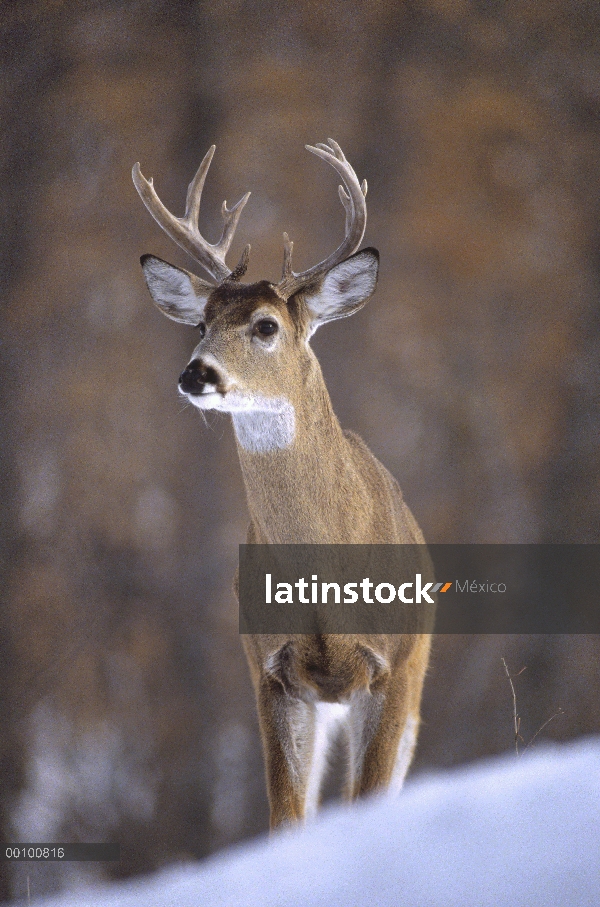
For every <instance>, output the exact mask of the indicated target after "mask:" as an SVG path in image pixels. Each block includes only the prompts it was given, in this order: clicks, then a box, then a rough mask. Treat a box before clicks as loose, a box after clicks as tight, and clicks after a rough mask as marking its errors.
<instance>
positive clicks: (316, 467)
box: [133, 139, 430, 828]
mask: <svg viewBox="0 0 600 907" xmlns="http://www.w3.org/2000/svg"><path fill="white" fill-rule="evenodd" d="M306 147H307V148H308V150H309V151H311V152H312V153H313V154H316V155H317V156H318V157H320V158H322V160H324V161H325V162H326V163H327V164H329V165H330V166H332V167H333V169H334V170H335V171H336V172H337V173H338V174H339V176H340V177H341V179H342V181H343V183H344V186H345V188H343V187H342V186H340V187H339V193H340V198H341V201H342V204H343V206H344V209H345V212H346V229H345V237H344V240H343V241H342V243H341V245H340V246H339V248H338V249H337V250H336V251H335V252H334V253H333V254H332V255H330V256H329V257H328V258H326V259H325V260H324V261H322V262H321V263H320V264H318V265H315V266H314V267H312V268H309V269H308V270H307V271H304V272H302V273H299V274H296V273H295V272H294V271H293V270H292V243H291V242H290V241H289V239H288V236H287V234H285V233H284V234H283V235H284V250H285V251H284V260H283V274H282V277H281V280H280V282H279V283H277V284H275V283H270V282H269V281H267V280H262V281H260V282H259V283H253V284H243V283H240V278H241V277H242V276H243V275H244V273H245V271H246V268H247V264H248V255H249V251H250V246H246V248H245V249H244V252H243V254H242V258H241V261H240V263H239V265H238V266H237V267H236V268H234V270H233V271H232V270H230V268H229V267H228V266H227V265H226V264H225V256H226V254H227V251H228V249H229V247H230V245H231V241H232V239H233V234H234V231H235V228H236V226H237V223H238V220H239V217H240V214H241V212H242V208H243V207H244V205H245V204H246V202H247V200H248V196H249V194H250V193H247V194H246V195H244V197H243V198H242V199H241V200H240V201H239V202H238V203H237V205H234V206H233V208H231V209H228V208H227V205H226V203H223V208H222V214H223V219H224V221H225V225H224V229H223V234H222V236H221V239H220V240H219V242H218V243H217V244H216V245H211V244H210V243H208V242H207V241H206V240H205V239H204V238H203V237H202V236H201V235H200V232H199V230H198V212H199V209H200V198H201V194H202V188H203V185H204V180H205V178H206V174H207V171H208V168H209V166H210V162H211V160H212V157H213V154H214V151H215V148H214V146H213V147H212V148H210V150H209V151H208V153H207V154H206V156H205V158H204V160H203V161H202V163H201V165H200V168H199V170H198V172H197V174H196V176H195V177H194V179H193V180H192V182H191V183H190V186H189V189H188V194H187V204H186V212H185V215H184V217H182V218H177V217H174V216H173V215H172V214H171V213H170V212H169V211H167V209H166V208H165V207H164V205H163V204H162V202H161V201H160V200H159V198H158V196H157V195H156V192H155V191H154V188H153V185H152V180H150V181H148V180H146V179H145V178H144V177H143V176H142V174H141V172H140V167H139V164H136V165H135V167H134V168H133V181H134V183H135V186H136V188H137V190H138V192H139V194H140V196H141V197H142V199H143V201H144V204H145V205H146V207H147V208H148V210H149V211H150V213H151V214H152V216H153V217H154V218H155V219H156V220H157V221H158V223H159V224H160V226H161V227H162V228H163V230H165V232H166V233H167V234H168V235H169V236H170V237H171V238H172V239H173V240H174V241H175V242H176V243H178V244H179V245H180V246H181V247H182V248H183V249H185V251H186V252H188V253H189V254H190V255H191V256H192V257H193V258H194V259H195V260H196V261H197V262H198V263H199V264H201V265H202V267H203V268H204V269H205V270H206V271H207V272H208V273H209V274H210V276H211V278H212V281H213V282H211V283H209V282H207V281H205V280H202V279H201V278H200V277H197V276H196V275H195V274H191V273H189V272H188V271H185V270H183V269H181V268H176V267H174V266H173V265H170V264H167V262H165V261H162V260H161V259H159V258H156V257H155V256H153V255H144V256H143V257H142V259H141V261H142V267H143V270H144V275H145V278H146V282H147V284H148V288H149V290H150V293H151V294H152V298H153V300H154V302H155V303H156V305H157V306H158V307H159V308H160V309H161V310H162V312H164V314H165V315H167V316H168V317H169V318H172V319H173V320H174V321H180V322H182V323H183V324H188V325H192V326H193V327H196V328H199V330H200V342H199V343H198V345H197V347H196V348H195V350H194V352H193V354H192V357H191V360H190V362H189V363H188V365H187V366H186V368H185V369H184V371H183V372H182V374H181V376H180V378H179V390H180V392H181V393H182V394H183V395H185V396H186V397H187V398H188V400H189V401H190V402H191V403H193V404H194V405H195V406H197V407H198V409H200V410H219V411H221V412H228V413H231V416H232V419H233V426H234V430H235V437H236V442H237V447H238V452H239V458H240V463H241V467H242V473H243V476H244V482H245V486H246V492H247V496H248V507H249V510H250V517H251V522H250V527H249V529H248V543H249V544H287V543H291V544H301V543H302V544H342V543H347V544H404V543H413V544H414V543H419V544H422V543H423V536H422V534H421V532H420V530H419V528H418V526H417V524H416V522H415V519H414V517H413V516H412V514H411V512H410V510H409V509H408V507H407V506H406V504H405V503H404V501H403V499H402V494H401V492H400V488H399V487H398V484H397V483H396V481H395V480H394V479H393V478H392V476H391V475H390V474H389V473H388V472H387V470H386V469H385V468H384V467H383V466H382V465H381V463H379V461H378V460H376V459H375V457H374V456H373V454H372V453H371V452H370V451H369V450H368V448H367V447H366V445H365V444H364V443H363V441H361V439H360V438H358V437H357V436H356V435H354V434H352V433H350V432H344V431H342V429H341V427H340V424H339V422H338V420H337V418H336V417H335V415H334V412H333V409H332V406H331V401H330V399H329V395H328V393H327V389H326V387H325V383H324V381H323V375H322V373H321V369H320V367H319V363H318V361H317V359H316V358H315V355H314V353H313V351H312V349H311V348H310V346H309V343H308V341H309V338H310V337H311V336H312V334H313V333H314V332H315V331H316V329H317V328H318V327H320V326H321V325H322V324H325V323H326V322H328V321H333V320H335V319H336V318H344V317H345V316H347V315H352V314H353V313H354V312H357V311H358V310H359V309H360V308H362V306H363V305H364V304H365V303H366V302H367V300H368V299H369V297H370V296H371V295H372V294H373V292H374V290H375V285H376V282H377V272H378V267H379V255H378V253H377V251H376V250H375V249H371V248H367V249H363V250H362V251H360V252H358V251H357V249H358V248H359V246H360V243H361V241H362V238H363V235H364V232H365V226H366V220H367V210H366V202H365V196H366V194H367V184H366V181H365V182H363V183H362V185H361V184H360V183H359V181H358V179H357V177H356V174H355V172H354V170H353V169H352V167H351V166H350V164H349V163H348V161H347V160H346V158H345V157H344V155H343V153H342V151H341V149H340V147H339V145H337V144H336V142H334V141H332V140H331V139H329V146H328V145H324V144H319V145H317V146H316V147H311V146H308V145H307V146H306ZM244 646H245V650H246V655H247V657H248V662H249V665H250V671H251V674H252V680H253V682H254V687H255V690H256V697H257V703H258V715H259V721H260V730H261V734H262V741H263V747H264V755H265V762H266V774H267V788H268V794H269V801H270V806H271V827H273V828H274V827H277V826H279V825H281V824H283V823H289V822H292V821H294V820H299V819H302V818H304V817H305V816H306V815H308V814H309V813H311V812H312V811H313V810H314V809H315V808H316V805H317V802H318V797H319V786H320V781H321V776H322V773H323V770H324V767H325V761H326V749H327V742H328V739H329V736H330V735H329V730H328V729H329V728H331V727H332V726H334V725H335V723H336V722H337V721H339V720H340V719H342V718H343V719H344V725H345V729H346V733H347V737H348V745H349V777H348V781H347V795H348V797H350V798H354V797H357V796H360V795H362V794H366V793H368V792H370V791H374V790H377V789H379V788H383V787H386V786H389V785H395V786H397V787H399V786H400V785H401V784H402V781H403V779H404V776H405V774H406V771H407V769H408V765H409V763H410V760H411V756H412V752H413V749H414V746H415V740H416V735H417V729H418V725H419V704H420V700H421V690H422V685H423V679H424V675H425V671H426V668H427V662H428V657H429V646H430V637H429V636H428V635H426V634H415V635H396V636H392V635H389V636H381V635H378V636H356V635H355V636H352V635H347V636H343V635H320V636H318V635H315V636H289V637H282V636H272V635H256V636H245V637H244Z"/></svg>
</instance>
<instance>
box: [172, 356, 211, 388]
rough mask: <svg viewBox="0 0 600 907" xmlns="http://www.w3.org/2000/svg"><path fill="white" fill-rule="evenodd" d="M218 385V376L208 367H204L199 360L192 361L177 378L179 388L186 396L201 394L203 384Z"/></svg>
mask: <svg viewBox="0 0 600 907" xmlns="http://www.w3.org/2000/svg"><path fill="white" fill-rule="evenodd" d="M218 383H219V376H218V375H217V373H216V371H215V370H214V368H211V367H210V365H204V363H203V362H201V361H200V359H192V361H191V362H190V363H189V365H188V366H187V367H186V368H185V369H184V370H183V371H182V373H181V375H180V376H179V386H180V388H181V389H182V390H183V391H185V392H186V394H201V393H202V392H203V390H204V385H205V384H214V385H217V384H218Z"/></svg>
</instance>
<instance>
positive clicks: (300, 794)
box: [258, 676, 315, 829]
mask: <svg viewBox="0 0 600 907" xmlns="http://www.w3.org/2000/svg"><path fill="white" fill-rule="evenodd" d="M258 718H259V724H260V731H261V737H262V742H263V749H264V756H265V768H266V774H267V793H268V796H269V805H270V810H271V822H270V824H271V829H275V828H278V827H279V826H281V825H288V824H291V823H293V822H297V821H302V820H303V819H304V817H305V814H306V794H307V784H308V778H309V774H310V768H311V762H312V754H313V745H314V732H315V716H314V706H312V705H310V704H308V703H305V702H302V701H301V700H300V699H295V698H293V697H291V696H290V695H289V693H287V692H286V690H285V689H284V688H283V686H282V685H281V684H280V683H279V682H278V681H277V680H275V679H274V678H272V677H269V676H266V677H264V678H263V679H262V680H261V682H260V685H259V689H258Z"/></svg>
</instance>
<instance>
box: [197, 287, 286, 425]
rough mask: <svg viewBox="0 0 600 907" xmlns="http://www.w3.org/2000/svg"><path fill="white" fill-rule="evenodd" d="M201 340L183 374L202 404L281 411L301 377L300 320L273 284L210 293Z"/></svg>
mask: <svg viewBox="0 0 600 907" xmlns="http://www.w3.org/2000/svg"><path fill="white" fill-rule="evenodd" d="M199 330H200V342H199V343H198V345H197V346H196V348H195V350H194V352H193V353H192V357H191V359H190V362H189V363H188V365H187V367H186V368H185V369H184V371H183V372H182V373H181V375H180V377H179V391H180V393H181V394H183V395H184V396H186V397H187V398H188V399H189V400H190V402H191V403H193V404H194V406H197V407H198V408H199V409H204V410H206V409H215V410H220V411H221V412H231V413H235V412H249V411H253V410H257V411H263V412H276V411H278V410H279V409H280V408H281V407H282V406H283V405H284V401H287V399H288V397H289V393H290V389H291V387H293V386H294V385H295V384H296V383H297V382H296V379H297V375H296V371H297V368H298V367H299V363H298V352H299V343H298V341H299V339H300V331H299V330H298V323H297V320H295V319H294V318H293V317H292V314H291V312H290V310H289V308H288V306H287V304H286V303H285V301H284V300H282V299H281V298H280V297H279V296H277V293H276V292H275V291H274V289H273V287H272V286H271V285H270V284H269V283H267V282H266V281H263V282H261V283H258V284H252V285H249V286H239V285H238V286H233V287H228V286H222V287H220V288H218V289H217V290H215V291H214V292H213V293H212V294H211V295H210V296H209V298H208V301H207V304H206V306H205V308H204V311H203V314H202V317H201V320H200V322H199Z"/></svg>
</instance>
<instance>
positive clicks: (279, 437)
mask: <svg viewBox="0 0 600 907" xmlns="http://www.w3.org/2000/svg"><path fill="white" fill-rule="evenodd" d="M314 365H315V366H316V367H313V368H311V370H310V373H309V375H308V377H307V379H306V381H305V382H303V386H302V392H301V393H299V394H297V395H290V397H289V398H288V397H282V398H281V399H280V400H278V401H276V402H275V403H274V404H273V405H272V408H271V409H265V410H264V411H262V410H261V411H256V410H254V411H251V412H248V413H234V414H233V424H234V429H235V433H236V440H237V446H238V453H239V458H240V464H241V467H242V474H243V477H244V483H245V486H246V494H247V498H248V506H249V510H250V515H251V517H252V521H253V524H254V527H255V529H256V530H258V537H259V539H260V541H262V542H264V543H270V544H300V543H304V544H309V543H313V544H318V543H327V542H336V541H338V542H342V541H349V539H348V538H347V535H348V527H347V525H346V521H347V520H348V511H349V508H348V495H351V494H352V493H353V490H354V493H356V476H354V475H353V472H354V470H353V468H352V451H351V449H350V445H349V444H348V441H347V440H346V438H345V437H344V435H343V432H342V429H341V427H340V424H339V422H338V420H337V418H336V416H335V414H334V412H333V408H332V405H331V400H330V398H329V394H328V393H327V388H326V387H325V382H324V381H323V376H322V374H321V370H320V368H319V366H318V364H317V363H316V360H315V363H314ZM341 501H343V502H344V503H343V507H342V506H340V502H341Z"/></svg>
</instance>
